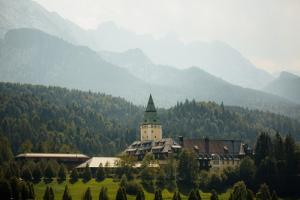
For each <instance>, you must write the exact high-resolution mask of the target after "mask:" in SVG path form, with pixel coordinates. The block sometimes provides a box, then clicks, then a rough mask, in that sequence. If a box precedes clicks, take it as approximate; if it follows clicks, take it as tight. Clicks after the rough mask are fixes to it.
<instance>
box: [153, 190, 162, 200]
mask: <svg viewBox="0 0 300 200" xmlns="http://www.w3.org/2000/svg"><path fill="white" fill-rule="evenodd" d="M154 200H162V194H161V190H160V189H157V190H156V191H155V194H154Z"/></svg>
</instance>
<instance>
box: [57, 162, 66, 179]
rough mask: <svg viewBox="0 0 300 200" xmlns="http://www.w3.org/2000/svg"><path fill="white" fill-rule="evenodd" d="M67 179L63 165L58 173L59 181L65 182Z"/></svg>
mask: <svg viewBox="0 0 300 200" xmlns="http://www.w3.org/2000/svg"><path fill="white" fill-rule="evenodd" d="M66 177H67V175H66V168H65V166H63V165H60V168H59V171H58V179H59V180H60V181H64V180H66Z"/></svg>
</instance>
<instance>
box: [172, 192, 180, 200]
mask: <svg viewBox="0 0 300 200" xmlns="http://www.w3.org/2000/svg"><path fill="white" fill-rule="evenodd" d="M172 200H181V196H180V193H179V192H178V191H175V192H174V195H173V198H172Z"/></svg>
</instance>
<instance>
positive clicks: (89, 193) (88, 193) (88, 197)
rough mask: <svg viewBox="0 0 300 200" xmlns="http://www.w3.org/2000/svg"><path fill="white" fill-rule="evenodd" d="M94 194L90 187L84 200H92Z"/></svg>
mask: <svg viewBox="0 0 300 200" xmlns="http://www.w3.org/2000/svg"><path fill="white" fill-rule="evenodd" d="M92 199H93V198H92V193H91V189H90V187H88V188H87V190H86V191H85V193H84V194H83V197H82V200H92Z"/></svg>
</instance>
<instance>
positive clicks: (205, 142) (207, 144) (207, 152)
mask: <svg viewBox="0 0 300 200" xmlns="http://www.w3.org/2000/svg"><path fill="white" fill-rule="evenodd" d="M204 147H205V153H206V154H209V139H208V137H205V139H204Z"/></svg>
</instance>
